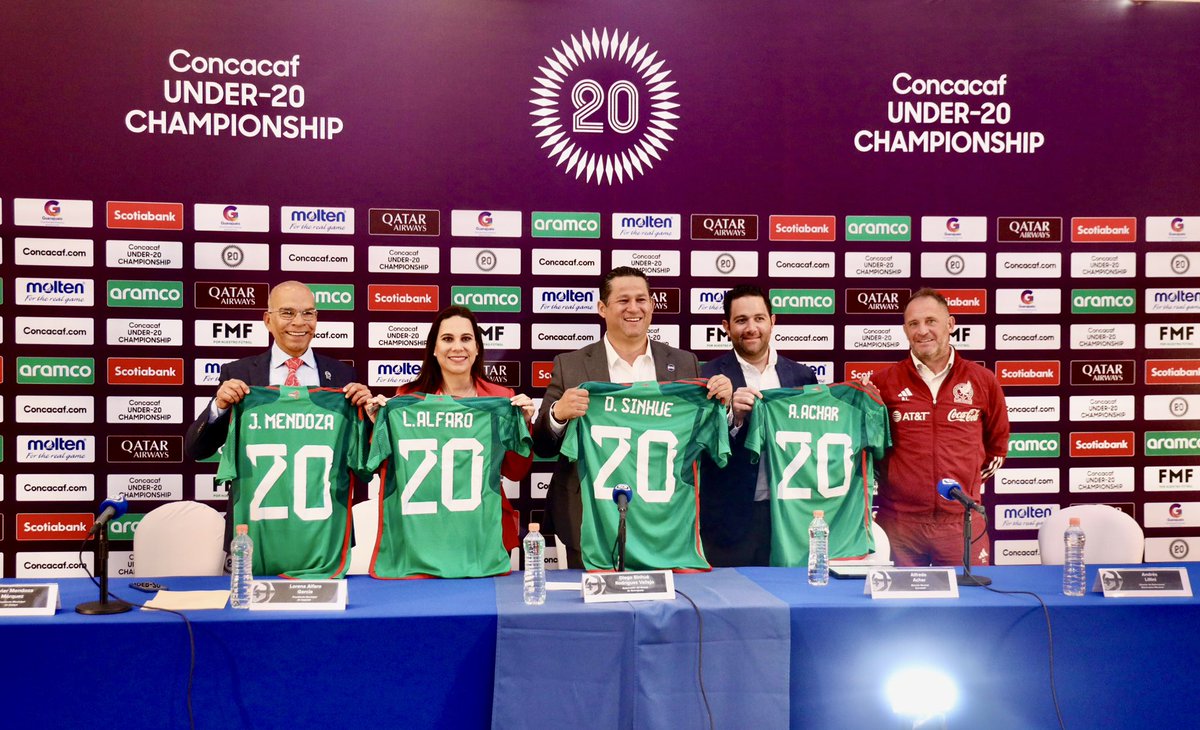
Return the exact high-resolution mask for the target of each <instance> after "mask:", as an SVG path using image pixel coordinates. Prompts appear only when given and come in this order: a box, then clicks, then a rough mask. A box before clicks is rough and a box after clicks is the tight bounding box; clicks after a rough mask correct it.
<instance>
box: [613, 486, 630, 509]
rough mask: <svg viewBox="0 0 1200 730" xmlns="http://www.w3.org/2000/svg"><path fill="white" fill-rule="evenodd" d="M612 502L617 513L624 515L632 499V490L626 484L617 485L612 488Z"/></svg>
mask: <svg viewBox="0 0 1200 730" xmlns="http://www.w3.org/2000/svg"><path fill="white" fill-rule="evenodd" d="M612 498H613V501H614V502H616V503H617V511H618V512H620V513H621V514H625V512H626V510H628V509H629V502H630V500H632V499H633V490H632V489H630V488H629V485H628V484H618V485H617V486H615V487H613V495H612Z"/></svg>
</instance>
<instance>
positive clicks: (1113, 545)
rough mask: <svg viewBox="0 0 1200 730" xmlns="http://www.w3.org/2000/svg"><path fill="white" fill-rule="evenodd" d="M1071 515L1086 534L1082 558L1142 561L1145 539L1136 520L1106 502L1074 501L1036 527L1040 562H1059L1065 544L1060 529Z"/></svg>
mask: <svg viewBox="0 0 1200 730" xmlns="http://www.w3.org/2000/svg"><path fill="white" fill-rule="evenodd" d="M1072 517H1078V518H1079V526H1080V527H1082V528H1083V534H1084V535H1086V536H1087V542H1086V544H1085V546H1084V560H1085V561H1086V562H1087V563H1088V564H1089V565H1106V564H1117V565H1120V564H1130V563H1140V562H1142V554H1143V553H1144V551H1145V546H1146V541H1145V538H1144V536H1143V534H1142V528H1141V527H1140V526H1139V525H1138V523H1137V521H1136V520H1134V519H1133V518H1132V517H1130V516H1129V515H1127V514H1125V513H1124V512H1122V511H1121V510H1119V509H1117V508H1116V507H1110V506H1108V505H1107V504H1076V505H1072V506H1070V507H1066V508H1064V509H1060V510H1059V511H1057V512H1055V513H1054V514H1052V515H1050V516H1049V517H1047V518H1046V519H1045V521H1044V522H1042V526H1041V527H1039V528H1038V550H1039V552H1041V555H1042V565H1062V564H1063V561H1064V559H1065V553H1066V546H1065V544H1064V543H1063V533H1064V532H1066V531H1067V524H1068V523H1069V522H1070V519H1071V518H1072Z"/></svg>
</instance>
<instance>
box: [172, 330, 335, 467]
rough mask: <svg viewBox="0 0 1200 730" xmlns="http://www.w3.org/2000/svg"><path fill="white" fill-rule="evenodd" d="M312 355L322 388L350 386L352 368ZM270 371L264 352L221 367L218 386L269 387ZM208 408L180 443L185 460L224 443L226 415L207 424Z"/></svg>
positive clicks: (268, 357) (268, 355)
mask: <svg viewBox="0 0 1200 730" xmlns="http://www.w3.org/2000/svg"><path fill="white" fill-rule="evenodd" d="M313 355H315V356H316V358H317V372H318V373H319V375H320V377H321V387H322V388H341V387H343V386H346V385H349V384H350V383H353V382H354V379H355V376H354V368H352V367H350V366H349V365H347V364H346V363H344V362H342V361H341V360H336V359H334V358H332V357H326V356H324V355H321V354H319V353H316V352H314V353H313ZM270 368H271V351H270V350H267V351H266V352H264V353H261V354H258V355H251V356H250V357H243V358H242V359H240V360H234V361H233V362H228V363H225V364H224V365H222V366H221V379H220V380H219V381H218V382H221V383H224V382H225V381H226V380H235V379H236V380H241V381H243V382H245V383H246V384H247V385H260V386H266V385H270V384H271V374H270V372H269V371H270ZM211 408H212V401H211V400H210V401H209V403H208V406H207V407H205V409H204V412H203V413H201V414H200V416H199V417H198V418H196V420H195V422H194V423H192V425H191V426H189V427H188V430H187V436H186V437H185V438H184V440H183V449H184V451H185V452H186V453H187V455H188V458H191V459H207V458H208V457H210V456H212V455H213V454H215V453H217V449H219V448H221V445H222V444H224V443H225V435H226V434H227V433H228V432H229V412H228V411H226V412H225V414H224V415H222V416H221V417H220V418H218V419H217V420H215V421H213V422H212V423H209V422H208V413H209V410H210V409H211Z"/></svg>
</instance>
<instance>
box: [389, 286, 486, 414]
mask: <svg viewBox="0 0 1200 730" xmlns="http://www.w3.org/2000/svg"><path fill="white" fill-rule="evenodd" d="M451 317H462V318H463V319H465V320H467V321H468V322H470V323H471V331H472V332H473V333H474V334H475V347H476V349H477V351H478V353H477V354H476V355H475V362H473V363H471V379H472V380H488V378H487V376H485V375H484V374H483V358H484V353H483V333H482V332H480V330H479V320H477V319H475V313H474V312H472V311H471V310H469V309H467V308H466V307H460V306H457V305H454V306H450V307H446V308H445V309H443V310H442V311H440V312H438V313H437V316H436V317H434V318H433V324H431V325H429V336H428V337H426V338H425V360H424V362H422V363H421V374H420V375H418V376H417V379H416V380H414V381H413V382H412V383H411V384H409V385H408V387H407V388H405V390H408V391H409V392H412V393H436V392H438V391H439V390H441V388H442V366H441V365H440V364H438V361H437V357H436V356H435V355H434V354H433V350H434V348H435V347H437V339H438V332H440V331H441V329H442V322H443V321H445V320H447V319H449V318H451ZM488 382H491V381H490V380H489V381H488Z"/></svg>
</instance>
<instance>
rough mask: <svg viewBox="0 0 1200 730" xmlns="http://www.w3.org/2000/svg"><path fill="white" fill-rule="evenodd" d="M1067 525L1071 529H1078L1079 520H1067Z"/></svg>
mask: <svg viewBox="0 0 1200 730" xmlns="http://www.w3.org/2000/svg"><path fill="white" fill-rule="evenodd" d="M1067 524H1068V525H1070V526H1071V527H1079V518H1078V517H1072V518H1070V519H1068V520H1067Z"/></svg>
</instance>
